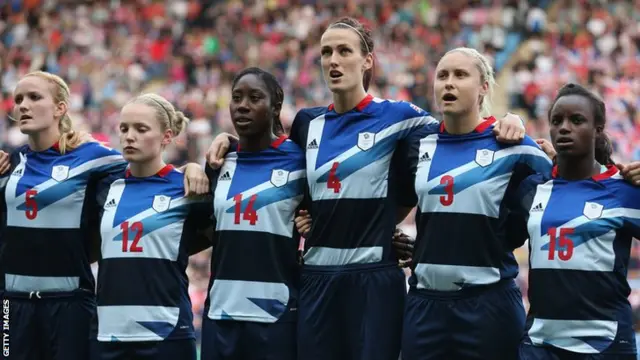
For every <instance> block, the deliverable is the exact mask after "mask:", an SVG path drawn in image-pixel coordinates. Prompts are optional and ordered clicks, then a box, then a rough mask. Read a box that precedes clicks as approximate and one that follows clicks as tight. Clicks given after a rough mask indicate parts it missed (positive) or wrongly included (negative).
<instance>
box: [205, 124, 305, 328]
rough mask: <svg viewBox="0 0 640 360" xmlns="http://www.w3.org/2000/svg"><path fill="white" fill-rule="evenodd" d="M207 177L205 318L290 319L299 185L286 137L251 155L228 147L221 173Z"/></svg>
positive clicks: (299, 169) (298, 168) (299, 158)
mask: <svg viewBox="0 0 640 360" xmlns="http://www.w3.org/2000/svg"><path fill="white" fill-rule="evenodd" d="M207 175H208V177H209V180H210V182H211V192H212V193H213V194H214V197H213V209H214V220H215V224H216V228H215V230H216V232H215V235H214V243H213V249H214V250H213V255H212V259H211V282H210V285H209V296H208V298H207V305H208V308H209V310H208V313H207V316H208V317H209V318H210V319H212V320H235V321H251V322H261V323H273V322H276V321H281V322H282V321H295V320H296V316H295V315H296V313H295V311H296V309H297V300H298V275H299V272H298V262H297V260H298V253H297V249H298V241H299V237H298V236H294V234H295V233H294V223H293V218H294V214H295V211H296V209H297V208H298V206H299V204H300V203H301V201H302V199H303V194H304V189H305V184H306V177H305V173H304V154H303V153H302V150H301V149H300V148H299V147H298V146H297V145H296V144H294V143H293V142H291V141H290V140H287V139H286V136H283V137H281V138H279V139H277V140H275V141H274V142H273V143H272V144H271V146H270V147H269V148H267V149H265V150H262V151H258V152H247V151H241V149H240V150H238V149H237V148H234V147H232V149H231V151H230V152H229V153H228V154H227V155H226V157H225V162H224V165H223V166H222V168H220V169H219V170H218V171H213V170H212V169H211V168H209V167H207Z"/></svg>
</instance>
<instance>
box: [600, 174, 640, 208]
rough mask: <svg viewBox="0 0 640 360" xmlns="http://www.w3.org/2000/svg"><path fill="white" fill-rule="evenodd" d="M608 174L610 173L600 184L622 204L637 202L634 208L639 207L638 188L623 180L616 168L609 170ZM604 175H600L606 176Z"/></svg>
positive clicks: (639, 191)
mask: <svg viewBox="0 0 640 360" xmlns="http://www.w3.org/2000/svg"><path fill="white" fill-rule="evenodd" d="M614 171H615V172H614ZM608 172H610V176H609V177H608V178H606V179H602V180H600V183H601V184H603V185H604V186H605V187H606V188H607V189H608V190H609V191H610V192H611V193H613V194H614V195H615V196H616V197H617V198H618V199H620V200H621V201H622V202H623V203H630V202H632V203H633V202H638V204H637V205H635V206H634V207H640V187H638V186H634V185H633V184H631V183H629V182H628V181H627V180H625V179H624V178H623V177H622V175H621V174H620V172H619V171H618V170H617V168H616V169H613V168H610V171H608ZM606 174H607V173H604V174H602V175H605V176H606Z"/></svg>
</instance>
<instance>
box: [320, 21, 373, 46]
mask: <svg viewBox="0 0 640 360" xmlns="http://www.w3.org/2000/svg"><path fill="white" fill-rule="evenodd" d="M337 25H343V26H346V27H348V28H351V29H353V31H355V32H356V33H358V35H359V36H360V39H362V42H363V43H364V47H366V48H367V52H368V53H371V50H369V44H367V41H366V40H365V39H364V36H363V35H362V33H361V32H360V30H358V29H356V28H354V27H353V26H351V25H349V24H346V23H343V22H338V23H335V24H333V25H331V26H329V28H332V27H334V26H337Z"/></svg>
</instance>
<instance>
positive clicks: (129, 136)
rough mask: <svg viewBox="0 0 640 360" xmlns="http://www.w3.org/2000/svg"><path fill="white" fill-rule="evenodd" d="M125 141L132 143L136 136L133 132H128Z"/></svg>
mask: <svg viewBox="0 0 640 360" xmlns="http://www.w3.org/2000/svg"><path fill="white" fill-rule="evenodd" d="M124 139H125V140H126V141H127V142H128V143H132V142H133V140H135V134H134V133H133V131H131V130H128V131H126V132H125V133H124Z"/></svg>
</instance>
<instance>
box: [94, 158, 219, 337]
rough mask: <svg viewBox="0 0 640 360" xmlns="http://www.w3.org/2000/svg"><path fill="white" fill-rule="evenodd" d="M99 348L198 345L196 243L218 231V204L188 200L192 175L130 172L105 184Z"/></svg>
mask: <svg viewBox="0 0 640 360" xmlns="http://www.w3.org/2000/svg"><path fill="white" fill-rule="evenodd" d="M101 185H102V186H101V187H100V190H99V192H98V194H99V195H98V202H99V204H100V207H101V209H102V210H101V211H100V212H101V217H100V218H101V220H100V234H101V238H102V258H101V259H100V262H99V268H98V298H97V301H98V340H99V341H162V340H167V339H185V338H194V337H195V335H194V329H193V315H192V311H191V300H190V299H189V292H188V284H189V280H188V278H187V275H186V268H187V264H188V260H189V252H188V248H189V241H191V240H194V239H195V238H196V237H197V233H198V232H199V231H201V230H204V229H206V228H208V227H211V225H212V224H211V219H210V217H211V203H210V201H211V200H210V199H206V198H204V199H202V198H187V197H185V196H184V174H183V173H182V172H180V171H178V170H176V169H174V168H173V167H172V166H171V165H167V166H166V167H164V168H163V169H162V170H160V172H158V173H157V174H156V175H154V176H150V177H145V178H136V177H134V176H131V174H130V173H129V171H128V170H127V171H126V172H125V171H123V172H122V173H121V174H118V175H115V176H111V177H109V178H107V179H105V180H104V181H103V182H101Z"/></svg>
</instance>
